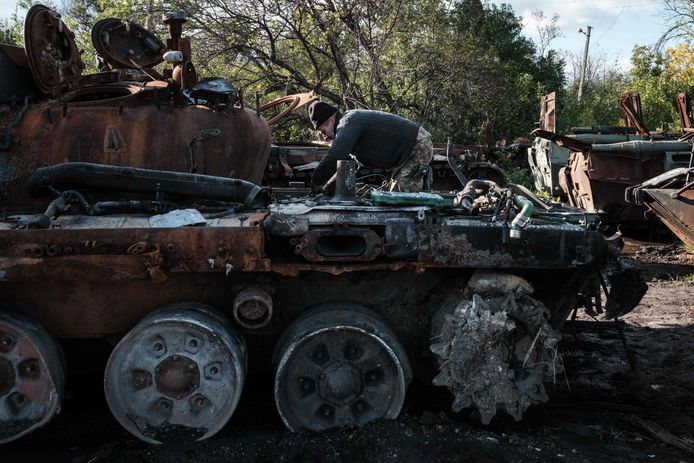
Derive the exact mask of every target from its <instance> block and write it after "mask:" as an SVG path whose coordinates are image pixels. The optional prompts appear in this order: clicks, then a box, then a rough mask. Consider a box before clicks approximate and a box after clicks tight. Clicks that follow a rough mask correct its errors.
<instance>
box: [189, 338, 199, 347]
mask: <svg viewBox="0 0 694 463" xmlns="http://www.w3.org/2000/svg"><path fill="white" fill-rule="evenodd" d="M188 344H189V345H190V347H198V340H197V339H191V340H190V342H189V343H188Z"/></svg>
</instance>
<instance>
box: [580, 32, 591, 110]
mask: <svg viewBox="0 0 694 463" xmlns="http://www.w3.org/2000/svg"><path fill="white" fill-rule="evenodd" d="M592 29H593V28H592V27H591V26H588V32H583V29H579V30H578V32H579V33H581V34H583V35H585V36H586V48H585V50H583V64H581V80H579V81H578V101H581V96H583V84H584V83H585V80H586V67H587V66H588V46H589V45H590V31H591V30H592Z"/></svg>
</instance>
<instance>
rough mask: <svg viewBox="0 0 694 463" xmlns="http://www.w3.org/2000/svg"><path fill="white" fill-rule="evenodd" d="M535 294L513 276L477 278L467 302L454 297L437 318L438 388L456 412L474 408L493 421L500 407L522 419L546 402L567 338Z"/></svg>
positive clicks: (465, 296) (434, 348)
mask: <svg viewBox="0 0 694 463" xmlns="http://www.w3.org/2000/svg"><path fill="white" fill-rule="evenodd" d="M532 291H533V288H532V286H531V285H530V284H529V283H528V282H526V281H525V280H523V279H522V278H520V277H517V276H514V275H507V274H492V273H477V274H475V275H474V276H473V277H472V279H471V280H470V282H469V283H468V285H467V287H466V288H465V290H464V291H463V294H462V298H458V299H456V298H453V297H451V298H449V300H448V302H447V303H445V304H444V305H443V307H442V309H441V310H440V311H439V313H437V315H436V317H435V318H434V321H433V326H432V331H433V341H434V342H433V343H432V345H431V351H432V352H433V353H434V354H435V355H436V357H437V360H438V363H439V374H438V375H437V376H436V377H435V378H434V380H433V383H434V384H435V385H437V386H446V387H447V388H448V389H449V390H450V391H451V392H452V393H453V395H454V397H455V399H454V401H453V405H452V409H453V411H455V412H458V411H460V410H462V409H464V408H468V407H475V408H477V410H478V411H479V414H480V418H481V421H482V422H483V423H484V424H488V423H489V422H490V421H491V419H492V418H493V417H494V415H495V414H496V413H497V410H505V411H506V412H507V413H508V414H510V415H511V416H513V418H514V419H516V420H520V419H521V418H522V415H523V413H524V412H525V410H527V408H528V407H529V406H530V405H532V404H534V403H539V402H545V401H547V400H548V397H547V394H546V392H545V387H544V382H545V381H547V380H550V379H552V378H556V375H557V373H558V372H560V371H562V369H561V357H560V356H559V354H558V351H557V344H558V342H559V340H560V339H561V335H560V333H559V332H557V331H556V330H554V329H552V327H551V326H550V325H549V323H548V322H547V319H546V316H545V313H546V308H545V306H544V304H542V303H541V302H540V301H538V300H536V299H533V298H531V297H529V296H528V294H530V293H532ZM458 296H461V295H460V294H459V295H458Z"/></svg>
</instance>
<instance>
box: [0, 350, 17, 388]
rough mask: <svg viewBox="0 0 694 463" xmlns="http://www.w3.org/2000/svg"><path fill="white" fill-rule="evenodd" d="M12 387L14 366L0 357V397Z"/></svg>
mask: <svg viewBox="0 0 694 463" xmlns="http://www.w3.org/2000/svg"><path fill="white" fill-rule="evenodd" d="M13 387H14V367H13V366H12V362H10V361H9V360H7V359H5V358H3V357H0V397H3V396H4V395H5V394H7V393H8V392H10V391H11V390H12V388H13Z"/></svg>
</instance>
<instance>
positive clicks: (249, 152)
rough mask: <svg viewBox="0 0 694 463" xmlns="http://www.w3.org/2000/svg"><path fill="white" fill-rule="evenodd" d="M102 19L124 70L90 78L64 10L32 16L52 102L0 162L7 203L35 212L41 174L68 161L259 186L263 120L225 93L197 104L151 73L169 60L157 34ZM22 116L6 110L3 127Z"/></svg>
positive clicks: (266, 142) (37, 109) (42, 79)
mask: <svg viewBox="0 0 694 463" xmlns="http://www.w3.org/2000/svg"><path fill="white" fill-rule="evenodd" d="M97 25H98V26H99V27H98V28H97V29H95V30H94V37H93V39H94V40H95V43H97V44H98V45H99V47H98V48H99V49H100V51H101V52H102V53H103V54H105V55H106V57H108V58H109V59H111V61H110V62H111V64H112V65H114V66H115V67H116V69H114V70H113V71H112V72H102V73H100V74H95V75H91V76H82V75H81V72H82V69H83V65H82V63H81V60H80V55H79V53H77V49H76V45H75V43H74V40H73V34H72V32H70V31H69V29H68V28H67V26H65V24H64V23H63V22H62V21H61V20H60V18H59V15H57V13H55V12H54V11H51V10H49V9H47V8H46V7H43V6H36V7H33V8H32V9H31V10H30V11H29V13H28V14H27V27H26V29H25V33H26V37H27V40H26V44H27V56H28V61H29V64H30V65H31V69H32V73H33V76H34V79H35V80H36V82H37V83H38V85H39V87H40V88H41V90H42V91H44V92H45V93H46V94H48V95H49V96H50V97H52V98H54V99H49V100H44V101H41V102H38V103H37V104H35V105H33V106H32V107H30V108H29V110H28V111H27V112H26V114H24V115H23V117H22V119H21V123H20V124H18V125H17V127H16V128H14V130H13V133H12V134H11V139H10V140H9V141H10V142H9V143H8V144H7V145H8V147H10V148H9V152H7V153H3V157H2V160H1V161H0V193H2V196H3V206H6V207H19V208H26V209H32V208H34V207H35V205H36V202H33V201H32V200H31V199H30V198H29V197H28V196H27V194H26V183H27V180H28V178H29V176H30V175H31V173H32V172H33V170H34V169H36V168H37V167H40V166H43V165H53V164H58V163H63V162H66V161H67V162H89V163H97V164H109V165H117V166H130V167H140V168H150V169H160V170H169V171H175V172H191V173H199V174H207V175H215V176H220V177H234V178H238V179H243V180H248V181H251V182H253V183H260V181H261V179H262V176H263V171H264V169H265V165H266V163H267V157H268V155H269V151H270V138H271V136H270V128H269V126H268V125H267V123H266V122H265V121H264V120H263V119H262V118H261V117H259V116H258V115H257V114H256V113H255V112H254V111H252V110H250V109H248V108H243V107H239V106H232V105H231V104H224V103H225V102H226V100H224V98H226V97H227V96H226V94H224V95H221V94H220V95H219V99H214V98H213V96H209V97H208V98H209V101H207V102H206V105H203V104H194V102H192V101H191V100H189V99H187V98H186V97H185V96H184V95H183V94H182V93H181V90H182V88H181V86H180V85H178V84H175V83H172V82H171V81H166V80H164V79H163V78H162V77H161V76H159V74H158V73H156V72H155V71H151V70H150V71H147V70H143V67H147V66H151V65H152V64H156V62H159V61H161V56H160V52H161V50H162V49H163V48H164V46H163V44H162V43H161V42H160V41H159V40H158V39H157V38H156V37H154V36H153V35H151V34H149V32H147V31H145V30H144V29H143V28H141V27H140V26H138V25H136V24H132V23H125V22H122V21H120V20H113V19H109V20H104V21H101V22H99V23H98V24H97ZM58 50H62V51H60V52H59V51H58ZM127 68H136V69H127ZM168 71H171V69H169V70H168ZM165 74H166V72H165ZM223 97H224V98H223ZM223 100H224V101H223ZM220 102H221V103H220ZM232 104H233V102H232ZM16 115H17V114H16V111H10V112H9V113H7V114H3V115H0V125H2V126H7V125H8V124H9V123H10V121H12V120H14V119H15V118H16ZM5 149H6V148H5Z"/></svg>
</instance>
